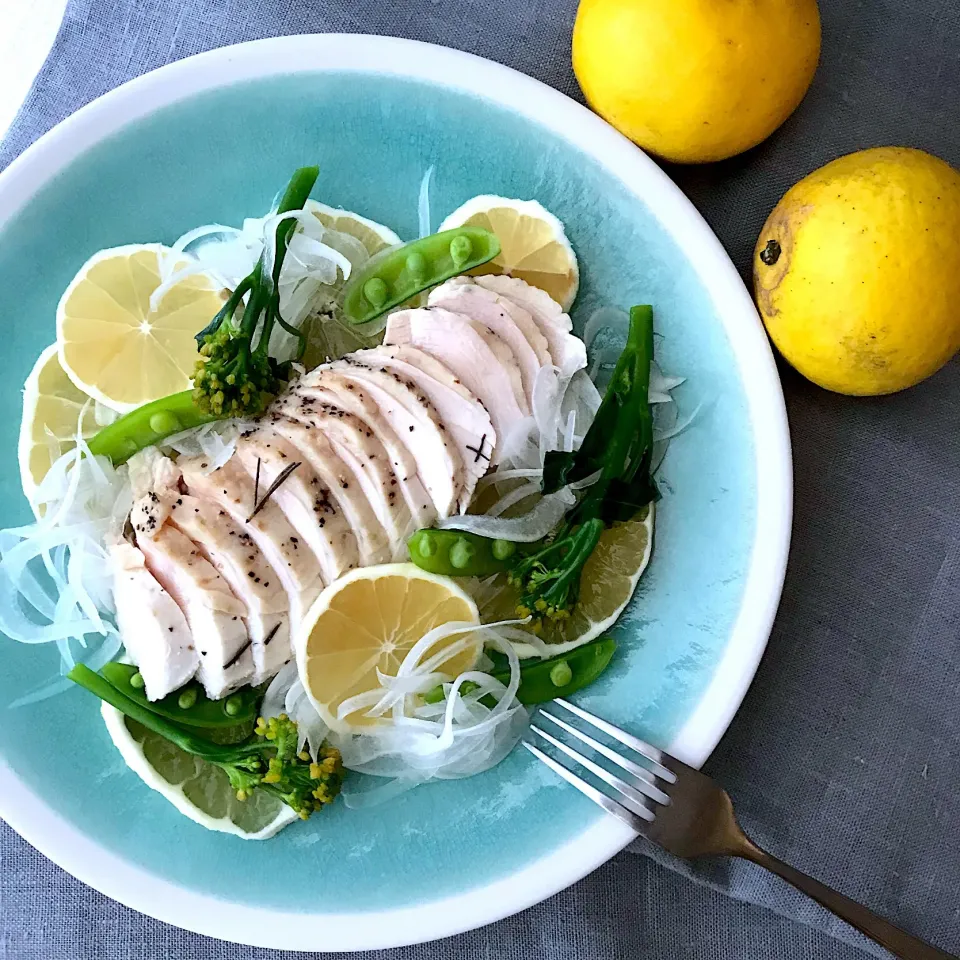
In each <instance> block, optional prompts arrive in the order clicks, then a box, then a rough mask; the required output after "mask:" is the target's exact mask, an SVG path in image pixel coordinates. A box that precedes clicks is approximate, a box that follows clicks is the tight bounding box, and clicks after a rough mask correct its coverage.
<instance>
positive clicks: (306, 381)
mask: <svg viewBox="0 0 960 960" xmlns="http://www.w3.org/2000/svg"><path fill="white" fill-rule="evenodd" d="M282 400H283V412H284V413H285V414H286V415H287V416H289V417H292V418H293V419H295V420H301V421H303V422H304V423H312V422H313V416H312V414H311V410H312V408H313V407H314V406H316V405H317V404H324V403H328V404H333V405H335V406H338V407H340V408H341V409H342V410H346V411H348V412H349V413H351V414H352V415H353V416H355V417H356V418H357V420H358V422H359V423H361V424H362V425H363V427H364V430H365V431H370V432H372V433H373V435H374V437H376V438H377V439H378V440H379V441H380V442H381V443H382V444H383V446H384V449H385V450H386V453H387V456H388V457H389V460H390V467H391V468H392V470H393V472H394V475H395V477H396V480H397V487H398V489H399V490H400V492H401V494H402V496H403V499H404V502H405V503H406V505H407V508H408V509H409V511H410V514H411V515H412V517H413V520H414V522H415V524H416V526H417V527H430V526H433V524H434V523H435V522H436V519H437V511H436V509H435V508H434V506H433V501H432V500H431V499H430V495H429V494H428V493H427V491H426V488H425V487H424V485H423V481H421V479H420V477H419V475H418V474H417V461H416V459H415V458H414V456H413V454H412V453H411V452H410V451H409V450H408V449H407V447H406V445H405V444H404V443H403V442H402V441H401V440H400V437H399V436H398V435H397V433H396V431H395V430H394V429H393V427H392V426H391V425H390V424H389V423H388V422H387V420H386V418H385V417H384V416H383V414H382V413H381V411H380V407H379V406H377V404H376V402H375V401H374V400H373V399H372V398H371V397H370V396H369V395H368V393H367V391H366V389H365V388H364V387H362V386H361V387H358V385H357V384H356V383H355V382H354V381H352V380H348V379H347V378H346V377H344V376H342V375H341V374H339V373H337V372H336V371H333V370H329V369H324V370H321V371H320V372H319V374H318V375H316V376H315V375H314V374H313V373H310V374H307V375H306V376H304V377H302V378H301V379H300V380H299V381H297V383H296V384H295V385H294V386H293V387H292V388H291V389H290V390H288V391H287V392H286V393H285V394H284V395H283V398H282Z"/></svg>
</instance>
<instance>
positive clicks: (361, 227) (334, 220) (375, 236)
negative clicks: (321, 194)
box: [303, 200, 402, 257]
mask: <svg viewBox="0 0 960 960" xmlns="http://www.w3.org/2000/svg"><path fill="white" fill-rule="evenodd" d="M303 209H304V210H308V211H309V212H310V213H312V214H313V215H314V216H315V217H316V218H317V219H318V220H319V221H320V222H321V223H322V224H323V225H324V226H325V227H328V228H329V229H331V230H336V231H337V232H338V233H347V234H349V235H350V236H351V237H354V238H355V239H357V240H359V241H360V242H361V243H362V244H363V245H364V247H365V248H366V250H367V253H369V254H370V256H371V257H372V256H373V255H374V254H375V253H379V252H380V251H381V250H383V249H385V248H386V247H392V246H394V245H395V244H398V243H401V242H402V241H401V240H400V238H399V237H398V236H397V235H396V234H395V233H394V232H393V231H392V230H391V229H390V228H389V227H385V226H384V225H383V224H382V223H377V222H376V221H375V220H368V219H367V218H366V217H361V216H360V214H359V213H353V212H352V211H350V210H340V209H339V208H337V207H328V206H327V205H326V204H325V203H318V202H317V201H316V200H308V201H307V202H306V203H305V204H304V205H303Z"/></svg>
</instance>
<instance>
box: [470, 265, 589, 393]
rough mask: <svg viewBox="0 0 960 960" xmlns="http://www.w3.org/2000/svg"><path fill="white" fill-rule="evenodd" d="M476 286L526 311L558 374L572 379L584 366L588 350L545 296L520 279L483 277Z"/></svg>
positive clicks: (554, 301)
mask: <svg viewBox="0 0 960 960" xmlns="http://www.w3.org/2000/svg"><path fill="white" fill-rule="evenodd" d="M476 283H477V285H478V286H480V287H483V288H485V289H487V290H490V291H492V292H493V293H496V294H498V295H499V296H500V297H502V298H503V299H504V300H510V301H512V302H513V303H516V304H518V305H519V306H521V307H522V308H523V309H525V310H527V311H528V312H529V314H530V316H531V317H532V318H533V320H534V322H535V323H536V324H537V326H538V327H539V328H540V332H541V333H542V334H543V335H544V337H545V338H546V341H547V346H548V347H549V349H550V357H551V359H552V362H553V365H554V366H555V367H558V368H559V370H560V373H561V374H563V375H564V376H567V377H571V376H573V374H574V373H576V372H577V371H578V370H583V369H584V368H585V367H586V365H587V348H586V347H585V346H584V343H583V341H582V340H581V339H580V338H579V337H576V336H574V335H573V334H572V333H571V331H572V330H573V323H572V322H571V320H570V317H569V316H567V314H565V313H564V312H563V308H562V307H561V306H560V304H559V303H557V302H556V300H554V299H553V298H552V297H551V296H550V295H549V294H548V293H545V292H544V291H543V290H540V289H538V288H537V287H533V286H531V285H530V284H529V283H527V282H526V281H525V280H521V279H520V278H519V277H502V276H493V275H488V276H483V277H477V278H476Z"/></svg>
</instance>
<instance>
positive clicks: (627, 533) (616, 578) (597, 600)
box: [476, 504, 654, 654]
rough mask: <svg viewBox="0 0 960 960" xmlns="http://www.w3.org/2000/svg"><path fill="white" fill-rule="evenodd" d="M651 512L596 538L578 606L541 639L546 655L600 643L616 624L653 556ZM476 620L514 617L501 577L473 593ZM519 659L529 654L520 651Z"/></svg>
mask: <svg viewBox="0 0 960 960" xmlns="http://www.w3.org/2000/svg"><path fill="white" fill-rule="evenodd" d="M653 519H654V508H653V505H652V504H651V505H650V506H649V507H648V508H647V511H646V513H645V514H643V515H641V516H638V517H636V518H634V519H633V520H628V521H627V522H626V523H617V524H614V525H613V526H612V527H611V528H610V529H609V530H605V531H604V532H603V535H602V536H601V537H600V542H599V543H598V544H597V548H596V550H594V551H593V554H592V555H591V556H590V559H589V560H588V561H587V562H586V564H585V565H584V568H583V575H582V576H581V578H580V600H579V602H578V603H577V605H576V607H574V609H573V611H572V612H571V614H570V617H569V618H568V619H566V620H547V621H544V623H543V629H542V630H541V632H540V638H541V639H542V640H545V641H546V642H547V643H549V644H551V646H552V650H551V652H555V653H556V654H561V653H564V652H565V651H567V650H572V649H573V648H574V647H579V646H580V645H581V644H584V643H587V642H588V641H590V640H593V639H595V638H596V637H599V636H600V634H602V633H604V632H605V631H606V630H608V629H609V628H610V627H612V626H613V624H614V623H616V621H617V618H618V617H619V616H620V614H621V613H623V611H624V608H625V607H626V605H627V604H628V603H629V602H630V598H631V597H632V596H633V593H634V591H635V590H636V589H637V583H638V582H639V580H640V577H641V576H642V575H643V571H644V570H646V569H647V564H648V563H649V562H650V556H651V554H652V552H653ZM476 599H477V603H478V605H479V608H480V619H481V620H483V622H484V623H493V622H494V621H496V620H505V619H507V618H509V617H513V616H516V607H517V599H518V593H517V591H516V589H515V588H514V587H512V586H510V585H509V584H508V583H507V582H506V577H503V578H502V579H500V581H499V582H497V583H494V584H492V585H487V586H485V587H481V588H480V589H479V591H478V592H477V596H476ZM518 652H520V653H521V654H526V653H533V652H534V651H533V648H532V647H531V648H530V650H529V651H527V650H520V651H518Z"/></svg>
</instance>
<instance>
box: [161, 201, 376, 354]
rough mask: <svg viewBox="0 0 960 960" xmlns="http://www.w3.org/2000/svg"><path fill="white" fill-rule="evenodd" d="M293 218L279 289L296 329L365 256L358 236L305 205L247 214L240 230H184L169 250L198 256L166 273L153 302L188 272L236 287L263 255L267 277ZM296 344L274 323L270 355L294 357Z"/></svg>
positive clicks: (211, 226) (283, 312) (183, 256)
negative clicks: (281, 230)
mask: <svg viewBox="0 0 960 960" xmlns="http://www.w3.org/2000/svg"><path fill="white" fill-rule="evenodd" d="M291 220H292V221H294V222H295V224H296V227H295V229H294V231H293V234H292V235H291V237H290V239H289V241H288V243H287V253H286V256H285V258H284V262H283V268H282V270H281V271H280V276H279V278H278V283H277V292H278V294H279V297H280V315H281V316H282V317H283V319H284V320H285V321H286V322H287V323H288V324H289V325H290V326H292V327H294V328H299V327H300V326H301V325H302V324H303V323H304V321H305V320H306V319H307V317H309V316H311V315H313V314H315V313H317V312H322V311H323V310H324V308H325V307H326V306H328V305H329V304H330V303H332V302H333V298H334V292H333V291H334V289H335V288H336V286H337V285H338V284H339V283H340V282H341V280H346V279H347V278H348V277H349V276H350V275H351V273H352V272H353V271H354V270H355V269H357V268H358V267H360V266H362V265H363V264H364V263H365V262H366V261H367V260H368V259H369V254H368V253H367V250H366V248H365V247H364V246H363V244H362V243H360V241H359V240H357V239H356V237H352V236H350V235H349V234H346V233H341V232H339V231H336V230H330V229H328V228H326V227H324V225H323V224H322V223H321V222H320V220H319V218H318V217H316V216H315V215H314V214H313V212H312V211H310V210H309V209H305V210H292V211H289V212H287V213H282V214H278V213H275V212H274V213H270V214H267V216H265V217H259V218H248V219H247V220H244V222H243V227H242V228H239V229H237V228H235V227H226V226H224V225H223V224H209V225H206V226H202V227H197V228H195V229H194V230H190V231H188V232H187V233H185V234H184V235H183V236H182V237H180V238H179V240H177V241H176V242H175V243H174V245H173V249H174V251H176V252H177V254H178V255H179V257H180V262H182V261H183V260H184V259H186V258H191V259H195V260H196V265H195V266H194V265H188V266H186V267H184V269H182V270H179V271H177V272H176V273H174V274H172V275H169V274H168V275H167V276H165V277H164V283H163V284H161V287H160V288H158V290H157V291H155V293H154V298H155V299H156V302H159V300H160V299H161V298H162V296H163V294H164V293H165V292H166V291H167V290H169V289H170V287H171V286H173V285H174V284H175V283H176V282H178V280H179V279H182V278H183V277H185V276H188V275H189V274H190V273H195V272H205V273H207V274H209V275H210V276H212V277H214V278H215V279H216V280H217V282H220V283H223V285H224V286H226V287H229V288H234V287H236V285H237V284H238V283H239V282H240V281H241V280H242V279H243V278H244V277H245V276H247V274H249V273H250V271H251V270H252V269H253V267H254V265H255V264H256V263H257V261H258V260H261V259H262V260H263V264H264V274H265V275H266V276H267V277H269V276H270V274H271V273H272V270H273V262H274V257H275V255H276V234H277V227H278V226H280V224H282V223H287V222H289V221H291ZM188 248H192V249H189V250H188ZM168 259H172V258H168ZM298 345H299V341H298V338H297V337H296V336H294V335H293V334H291V333H289V332H288V331H286V330H284V329H283V328H282V327H280V326H279V325H277V326H275V327H274V330H273V332H272V334H271V339H270V352H271V355H273V356H275V357H277V358H278V359H281V360H282V359H289V358H291V357H293V356H295V352H296V349H297V347H298Z"/></svg>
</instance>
